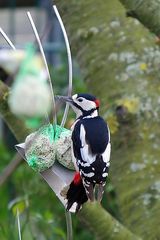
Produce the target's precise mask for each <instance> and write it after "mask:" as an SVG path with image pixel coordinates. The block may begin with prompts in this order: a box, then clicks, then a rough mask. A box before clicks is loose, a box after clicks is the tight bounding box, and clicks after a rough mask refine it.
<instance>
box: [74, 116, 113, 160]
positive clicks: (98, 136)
mask: <svg viewBox="0 0 160 240" xmlns="http://www.w3.org/2000/svg"><path fill="white" fill-rule="evenodd" d="M81 124H83V126H84V129H85V132H86V142H87V144H88V145H89V146H90V149H91V151H92V153H93V154H102V153H103V152H104V151H105V149H106V147H107V144H108V142H109V131H108V127H107V124H106V123H105V121H104V120H103V118H101V117H100V116H97V117H94V118H82V119H80V120H79V121H78V122H77V123H76V124H75V126H74V130H73V133H72V141H73V150H74V155H75V157H76V158H77V159H81V154H80V148H81V147H82V146H81V139H80V127H81ZM81 160H83V159H81Z"/></svg>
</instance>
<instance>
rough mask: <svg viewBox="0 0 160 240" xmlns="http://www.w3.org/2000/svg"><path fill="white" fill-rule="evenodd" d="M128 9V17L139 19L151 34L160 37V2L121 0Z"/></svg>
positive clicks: (156, 0) (153, 0) (152, 0)
mask: <svg viewBox="0 0 160 240" xmlns="http://www.w3.org/2000/svg"><path fill="white" fill-rule="evenodd" d="M120 2H121V3H122V4H123V5H124V6H125V7H126V9H127V16H129V17H133V18H136V19H138V20H139V21H140V22H141V23H142V24H144V26H145V27H147V28H148V29H149V30H150V31H151V32H153V33H155V34H156V35H157V36H158V37H160V26H159V22H160V14H159V12H160V2H159V0H141V1H138V0H136V1H135V0H120Z"/></svg>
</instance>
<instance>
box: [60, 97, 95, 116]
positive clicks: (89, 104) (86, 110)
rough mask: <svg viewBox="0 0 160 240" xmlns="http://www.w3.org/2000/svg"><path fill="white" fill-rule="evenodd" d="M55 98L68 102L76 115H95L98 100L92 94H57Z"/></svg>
mask: <svg viewBox="0 0 160 240" xmlns="http://www.w3.org/2000/svg"><path fill="white" fill-rule="evenodd" d="M57 99H58V100H60V101H63V102H68V103H69V104H70V106H71V107H72V108H73V110H74V112H75V113H76V115H77V118H78V117H81V116H89V115H90V116H97V115H98V109H99V105H100V102H99V100H98V99H97V98H96V97H94V96H93V95H90V94H86V93H81V94H75V95H73V96H72V97H64V96H57Z"/></svg>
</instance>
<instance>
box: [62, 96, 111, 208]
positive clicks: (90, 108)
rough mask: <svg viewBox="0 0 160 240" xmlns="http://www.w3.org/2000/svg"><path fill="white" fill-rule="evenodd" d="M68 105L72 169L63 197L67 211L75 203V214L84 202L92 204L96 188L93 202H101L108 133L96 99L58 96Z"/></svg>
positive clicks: (108, 141) (108, 152)
mask: <svg viewBox="0 0 160 240" xmlns="http://www.w3.org/2000/svg"><path fill="white" fill-rule="evenodd" d="M58 99H59V100H61V101H64V102H68V103H69V104H70V105H71V107H72V108H73V110H74V112H75V113H76V120H75V122H74V124H73V125H72V127H71V130H72V150H73V151H72V152H73V161H74V165H75V168H76V171H77V172H76V174H75V177H74V179H73V181H72V183H71V184H70V187H69V189H68V192H67V195H66V198H67V200H68V202H67V210H69V209H70V208H71V207H72V205H73V204H76V211H78V210H79V209H80V208H81V205H82V204H83V203H84V202H86V201H87V200H88V199H89V200H90V201H94V199H95V193H94V188H95V185H97V200H98V201H101V199H102V196H103V192H104V186H105V183H106V178H107V176H108V169H109V165H110V162H109V161H110V151H111V144H110V132H109V128H108V126H107V124H106V122H105V121H104V120H103V118H102V117H100V116H99V113H98V110H99V105H100V102H99V100H98V99H97V98H96V97H94V96H92V95H90V94H75V95H73V96H72V97H63V96H58Z"/></svg>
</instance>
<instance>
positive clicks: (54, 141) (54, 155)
mask: <svg viewBox="0 0 160 240" xmlns="http://www.w3.org/2000/svg"><path fill="white" fill-rule="evenodd" d="M25 156H26V160H27V162H28V164H29V166H30V167H31V168H33V169H34V170H35V171H37V172H42V171H44V170H46V169H48V168H49V167H51V166H52V165H53V164H54V162H55V160H57V161H59V163H60V164H62V165H63V166H64V167H66V168H69V169H73V170H74V165H73V162H72V156H71V131H70V130H68V129H65V128H62V127H60V126H58V125H56V126H53V125H52V124H49V125H45V126H43V127H41V128H40V129H39V130H38V131H37V132H35V133H32V134H30V135H29V136H28V137H27V138H26V140H25Z"/></svg>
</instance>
